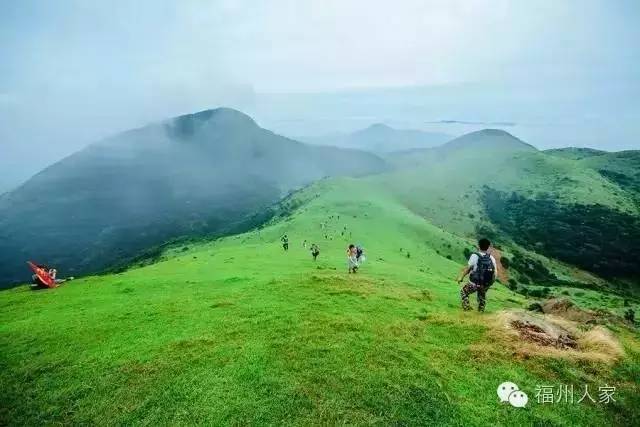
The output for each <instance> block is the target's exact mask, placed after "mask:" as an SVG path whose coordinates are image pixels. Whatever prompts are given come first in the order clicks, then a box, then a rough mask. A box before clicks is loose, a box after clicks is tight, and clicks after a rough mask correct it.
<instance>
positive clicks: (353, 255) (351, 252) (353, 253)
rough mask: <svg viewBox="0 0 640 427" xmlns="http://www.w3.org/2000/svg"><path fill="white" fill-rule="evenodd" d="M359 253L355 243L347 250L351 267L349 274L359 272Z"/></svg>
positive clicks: (348, 262)
mask: <svg viewBox="0 0 640 427" xmlns="http://www.w3.org/2000/svg"><path fill="white" fill-rule="evenodd" d="M357 256H358V252H357V249H356V245H354V244H353V243H352V244H350V245H349V247H348V248H347V264H348V266H349V273H354V274H355V273H356V272H357V271H358V266H359V264H358V259H357Z"/></svg>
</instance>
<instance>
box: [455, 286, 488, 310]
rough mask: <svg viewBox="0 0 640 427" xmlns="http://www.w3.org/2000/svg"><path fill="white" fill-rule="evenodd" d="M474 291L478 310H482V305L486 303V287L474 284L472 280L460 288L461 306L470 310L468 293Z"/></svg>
mask: <svg viewBox="0 0 640 427" xmlns="http://www.w3.org/2000/svg"><path fill="white" fill-rule="evenodd" d="M474 292H475V293H476V296H477V297H478V311H484V306H485V305H486V304H487V289H486V288H485V287H484V286H480V285H476V284H475V283H473V282H469V283H467V284H466V285H464V286H463V287H462V289H460V298H462V308H463V309H465V310H471V306H470V305H469V295H471V294H472V293H474Z"/></svg>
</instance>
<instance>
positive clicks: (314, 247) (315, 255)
mask: <svg viewBox="0 0 640 427" xmlns="http://www.w3.org/2000/svg"><path fill="white" fill-rule="evenodd" d="M318 255H320V248H319V247H318V245H316V244H315V243H313V244H311V256H312V257H313V260H314V261H315V260H316V258H318Z"/></svg>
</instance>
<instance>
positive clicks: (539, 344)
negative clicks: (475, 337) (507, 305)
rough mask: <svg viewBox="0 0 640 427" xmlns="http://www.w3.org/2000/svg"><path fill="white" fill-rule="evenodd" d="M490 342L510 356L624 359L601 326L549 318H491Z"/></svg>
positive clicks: (513, 313) (517, 313)
mask: <svg viewBox="0 0 640 427" xmlns="http://www.w3.org/2000/svg"><path fill="white" fill-rule="evenodd" d="M489 333H490V335H491V336H492V338H494V339H495V340H499V341H502V342H503V343H504V346H505V348H508V349H509V350H510V351H511V352H512V354H513V355H514V356H518V357H522V358H529V357H554V358H567V359H574V360H584V361H598V362H604V363H613V362H615V361H617V360H619V359H620V358H622V357H623V356H624V351H623V349H622V346H621V344H620V342H619V341H618V339H617V338H616V337H615V336H614V335H613V334H612V333H611V332H610V331H609V330H608V329H606V328H605V327H603V326H594V327H592V326H589V325H586V324H584V323H579V322H576V321H572V320H568V319H566V318H563V317H559V316H556V315H551V314H537V313H535V314H534V313H528V312H525V311H522V310H509V311H503V312H500V313H498V314H497V315H496V316H495V323H494V327H493V328H492V329H491V331H490V332H489Z"/></svg>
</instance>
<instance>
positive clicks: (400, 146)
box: [300, 123, 452, 154]
mask: <svg viewBox="0 0 640 427" xmlns="http://www.w3.org/2000/svg"><path fill="white" fill-rule="evenodd" d="M300 139H301V140H302V141H307V142H310V143H315V144H324V145H331V146H336V147H346V148H355V149H360V150H366V151H371V152H374V153H378V154H384V153H392V152H395V151H405V150H411V149H416V148H427V147H435V146H437V145H440V144H444V143H445V142H447V141H449V140H450V139H452V137H451V136H450V135H447V134H444V133H438V132H426V131H422V130H416V129H394V128H392V127H390V126H387V125H385V124H383V123H376V124H373V125H371V126H369V127H367V128H365V129H361V130H358V131H355V132H352V133H339V134H332V135H325V136H319V137H302V138H300Z"/></svg>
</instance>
